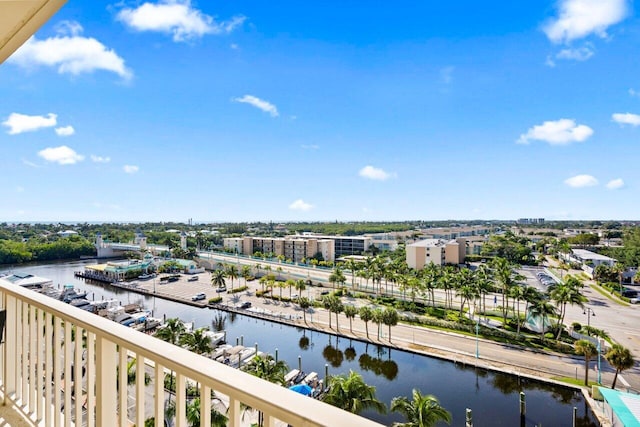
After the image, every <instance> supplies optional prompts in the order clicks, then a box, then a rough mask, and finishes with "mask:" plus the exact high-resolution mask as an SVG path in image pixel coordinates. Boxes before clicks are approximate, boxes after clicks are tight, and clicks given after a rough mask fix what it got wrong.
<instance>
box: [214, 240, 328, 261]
mask: <svg viewBox="0 0 640 427" xmlns="http://www.w3.org/2000/svg"><path fill="white" fill-rule="evenodd" d="M224 248H225V249H227V250H230V251H232V252H234V253H237V254H243V255H247V256H251V255H253V254H254V253H256V252H260V253H262V254H273V256H283V257H284V258H285V259H287V260H291V261H293V262H301V261H302V260H303V259H309V258H313V257H316V256H318V255H319V256H322V259H323V260H325V261H334V260H335V256H336V252H335V242H334V240H332V239H320V238H317V237H304V236H297V235H296V236H286V237H229V238H226V239H224Z"/></svg>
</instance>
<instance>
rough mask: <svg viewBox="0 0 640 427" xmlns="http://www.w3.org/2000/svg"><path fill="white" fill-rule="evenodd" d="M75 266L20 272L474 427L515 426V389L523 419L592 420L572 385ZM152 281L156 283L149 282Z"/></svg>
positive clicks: (388, 419)
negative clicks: (467, 417) (431, 404)
mask: <svg viewBox="0 0 640 427" xmlns="http://www.w3.org/2000/svg"><path fill="white" fill-rule="evenodd" d="M82 267H83V263H82V262H72V263H61V264H45V265H40V266H27V267H24V268H21V269H20V270H21V271H22V270H26V271H25V272H29V273H33V274H37V275H39V276H43V277H50V278H51V279H52V280H53V282H54V283H71V284H73V285H74V287H75V288H78V289H81V290H84V291H86V292H87V293H88V295H89V296H90V297H91V298H90V299H95V300H96V301H98V300H100V299H103V298H104V299H105V300H110V299H112V300H117V301H119V302H120V303H122V305H126V304H134V303H137V304H140V305H141V306H144V307H146V308H147V309H150V310H151V311H152V313H153V315H154V317H165V316H166V318H174V317H177V318H180V319H183V320H184V321H185V322H187V323H191V322H193V327H194V328H199V327H210V328H211V329H212V330H213V329H214V328H213V323H220V320H222V323H223V325H216V326H223V327H222V329H224V330H225V331H226V333H227V341H228V342H229V344H228V345H233V344H236V343H237V344H238V345H242V344H244V345H248V346H249V347H251V346H252V345H253V346H255V344H256V343H257V344H258V346H259V351H261V352H264V353H268V354H272V355H277V357H278V358H279V359H281V360H284V361H286V362H287V364H288V365H289V367H290V368H291V369H292V370H293V368H301V369H299V370H300V371H303V372H306V373H307V375H309V374H311V373H312V372H316V373H318V374H317V375H318V376H319V377H320V379H323V378H324V373H325V369H326V370H327V371H328V374H329V375H338V374H347V373H348V372H349V371H350V370H353V371H355V372H359V373H360V374H361V375H362V376H363V378H364V380H365V382H366V383H367V384H370V385H373V386H375V387H376V388H377V396H378V398H379V399H380V400H381V401H383V402H386V403H387V404H388V403H389V402H390V401H391V399H392V398H393V397H396V396H399V395H405V396H408V395H410V394H411V389H412V388H419V389H420V390H421V391H422V392H423V393H430V394H435V395H436V396H437V397H438V398H439V400H440V402H441V403H442V405H443V406H444V407H446V408H447V409H448V410H449V411H451V413H452V415H453V420H454V421H453V424H452V425H460V424H462V423H463V422H464V413H465V408H467V407H469V408H472V409H473V411H474V420H475V421H476V423H477V425H496V426H512V425H516V424H517V423H519V421H520V417H519V412H518V395H519V392H520V391H523V392H525V393H526V395H527V407H528V411H527V420H528V421H527V425H539V424H542V425H558V423H557V420H559V419H567V420H568V421H567V423H569V422H570V420H571V416H572V415H571V414H572V409H573V407H574V406H575V407H576V408H577V411H578V412H577V414H578V418H579V421H578V424H577V425H578V426H585V427H586V426H588V427H591V426H597V425H598V424H597V422H596V421H595V418H594V417H593V414H592V413H591V410H590V409H589V407H588V405H587V404H586V402H585V401H584V398H583V396H582V394H581V393H580V392H578V391H576V390H575V389H571V388H568V387H563V386H556V385H551V384H548V383H544V382H540V381H535V380H532V379H528V378H523V377H519V376H517V375H509V374H502V373H499V372H494V371H488V370H486V369H479V368H474V367H473V366H470V365H467V364H464V363H463V362H462V361H458V362H448V361H445V360H440V359H434V358H431V357H426V356H421V355H418V354H415V353H409V352H406V351H401V350H397V349H394V348H391V347H388V346H383V345H375V344H368V343H365V342H361V341H358V340H350V339H346V338H342V337H339V336H335V335H332V334H326V333H322V332H317V331H310V330H305V329H302V328H300V327H293V326H288V325H285V324H283V323H275V322H272V321H270V320H267V319H266V318H258V317H250V316H248V315H247V314H249V313H245V314H240V312H238V313H236V312H226V311H219V310H217V309H203V308H202V307H197V306H194V305H191V304H189V302H188V301H184V299H186V298H188V297H189V295H191V292H192V290H185V291H184V295H183V297H184V299H183V300H181V301H180V303H176V302H175V301H174V300H167V299H161V298H158V297H154V296H153V294H152V293H151V294H148V293H146V294H142V293H134V292H131V291H130V290H128V289H124V288H119V287H114V286H111V285H104V284H97V283H96V284H94V283H91V282H84V281H81V280H78V279H75V278H74V276H73V272H74V271H77V270H80V269H82ZM200 285H201V286H202V288H203V289H206V288H208V289H207V290H206V292H209V294H210V295H214V294H215V290H214V289H213V288H212V287H211V286H210V284H208V283H200ZM156 286H160V285H158V283H156ZM162 286H173V285H162ZM175 300H180V298H177V297H176V298H175ZM244 311H247V310H244ZM497 409H498V410H497ZM496 413H499V414H500V418H499V419H496ZM363 415H365V416H366V417H368V418H371V419H374V420H377V421H379V422H382V423H384V424H387V425H390V424H391V423H392V422H395V421H400V418H399V416H398V415H397V414H386V415H381V414H378V413H376V412H373V411H372V412H365V413H364V414H363Z"/></svg>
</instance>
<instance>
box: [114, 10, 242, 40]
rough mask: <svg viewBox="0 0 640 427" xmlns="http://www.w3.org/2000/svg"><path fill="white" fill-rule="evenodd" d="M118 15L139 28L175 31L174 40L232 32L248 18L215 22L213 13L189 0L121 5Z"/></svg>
mask: <svg viewBox="0 0 640 427" xmlns="http://www.w3.org/2000/svg"><path fill="white" fill-rule="evenodd" d="M117 19H118V20H120V21H122V22H123V23H124V24H125V25H127V26H128V27H130V28H132V29H134V30H136V31H157V32H161V33H167V34H172V35H173V41H176V42H182V41H187V40H190V39H194V38H198V37H202V36H204V35H205V34H223V33H230V32H231V31H233V30H234V29H236V28H237V27H238V26H240V25H242V23H243V22H244V21H245V19H246V18H245V17H244V16H235V17H233V18H231V20H229V21H223V22H216V21H215V20H214V19H213V17H211V16H209V15H206V14H204V13H202V12H201V11H200V10H198V9H196V8H193V7H192V6H191V2H190V1H189V0H164V1H162V0H161V1H160V2H159V3H143V4H142V5H140V6H138V7H137V8H134V9H131V8H125V9H122V10H121V11H120V12H118V15H117Z"/></svg>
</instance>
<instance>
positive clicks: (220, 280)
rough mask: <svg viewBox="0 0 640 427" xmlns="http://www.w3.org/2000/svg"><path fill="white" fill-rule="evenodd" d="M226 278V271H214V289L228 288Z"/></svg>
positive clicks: (212, 276) (212, 274)
mask: <svg viewBox="0 0 640 427" xmlns="http://www.w3.org/2000/svg"><path fill="white" fill-rule="evenodd" d="M225 277H227V274H226V273H225V271H224V270H223V269H219V270H214V271H213V272H212V273H211V285H212V286H213V287H214V288H224V287H226V286H227V282H226V280H225Z"/></svg>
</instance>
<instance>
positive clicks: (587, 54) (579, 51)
mask: <svg viewBox="0 0 640 427" xmlns="http://www.w3.org/2000/svg"><path fill="white" fill-rule="evenodd" d="M593 53H594V52H593V48H592V47H591V46H589V45H585V46H582V47H579V48H567V49H562V50H561V51H560V52H558V53H556V58H558V59H568V60H572V61H586V60H587V59H589V58H591V57H592V56H593Z"/></svg>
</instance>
